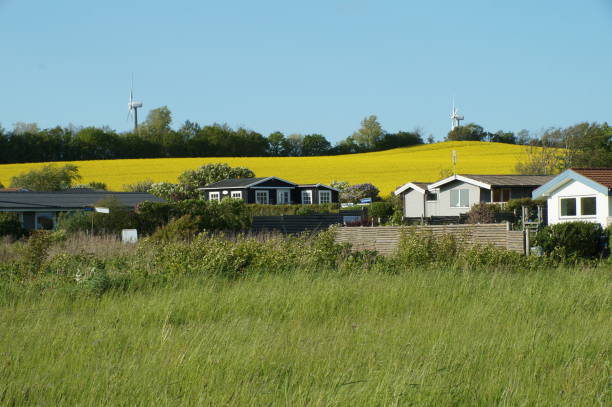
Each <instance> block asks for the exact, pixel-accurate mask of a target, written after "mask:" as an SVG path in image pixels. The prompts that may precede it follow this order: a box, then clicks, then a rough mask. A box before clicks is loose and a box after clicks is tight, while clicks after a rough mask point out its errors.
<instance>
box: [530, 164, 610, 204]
mask: <svg viewBox="0 0 612 407" xmlns="http://www.w3.org/2000/svg"><path fill="white" fill-rule="evenodd" d="M570 182H580V183H582V184H584V185H586V186H588V187H590V188H592V189H594V190H595V191H598V192H600V193H602V194H604V195H608V196H610V195H611V192H612V168H570V169H568V170H565V171H563V172H562V173H561V174H559V175H556V176H555V177H554V178H553V179H551V180H550V181H548V182H547V183H546V184H544V185H542V186H541V187H539V188H537V189H536V190H535V191H533V192H532V193H531V196H532V198H533V199H539V198H548V197H550V196H551V195H552V194H554V192H555V191H556V190H558V189H559V188H562V187H564V185H566V184H568V183H570Z"/></svg>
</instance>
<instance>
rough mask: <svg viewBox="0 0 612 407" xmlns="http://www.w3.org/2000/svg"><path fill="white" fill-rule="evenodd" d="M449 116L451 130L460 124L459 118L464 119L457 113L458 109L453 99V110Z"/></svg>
mask: <svg viewBox="0 0 612 407" xmlns="http://www.w3.org/2000/svg"><path fill="white" fill-rule="evenodd" d="M450 118H451V122H452V124H451V131H452V130H455V128H457V127H459V126H461V120H463V119H464V117H463V116H462V115H460V114H459V110H457V108H455V100H453V110H452V112H451V115H450Z"/></svg>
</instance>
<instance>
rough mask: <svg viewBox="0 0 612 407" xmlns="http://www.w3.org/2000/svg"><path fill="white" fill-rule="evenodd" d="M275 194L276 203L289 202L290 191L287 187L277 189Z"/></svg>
mask: <svg viewBox="0 0 612 407" xmlns="http://www.w3.org/2000/svg"><path fill="white" fill-rule="evenodd" d="M276 194H277V195H276V203H277V204H278V205H282V204H289V203H291V191H289V190H288V189H279V190H278V191H277V193H276Z"/></svg>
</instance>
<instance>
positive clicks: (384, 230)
mask: <svg viewBox="0 0 612 407" xmlns="http://www.w3.org/2000/svg"><path fill="white" fill-rule="evenodd" d="M402 231H405V232H406V233H432V234H433V235H434V236H441V235H445V234H451V235H454V236H456V237H457V238H458V239H459V241H461V242H463V243H465V244H467V245H475V244H493V245H495V246H497V247H499V248H502V249H506V250H512V251H515V252H518V253H523V254H524V253H525V237H524V233H523V232H522V231H513V230H508V227H507V225H506V224H503V223H496V224H477V225H428V226H378V227H339V228H338V229H337V234H336V241H337V242H338V243H351V244H352V245H353V249H354V250H376V251H377V252H379V253H381V254H391V253H393V252H394V251H395V250H396V249H397V246H398V244H399V240H400V236H401V234H402Z"/></svg>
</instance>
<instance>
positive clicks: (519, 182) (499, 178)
mask: <svg viewBox="0 0 612 407" xmlns="http://www.w3.org/2000/svg"><path fill="white" fill-rule="evenodd" d="M461 175H462V176H463V177H466V178H471V179H473V180H476V181H479V182H482V183H485V184H489V185H491V186H494V187H510V186H512V187H535V186H540V185H544V184H545V183H547V182H548V181H550V180H551V179H553V178H554V177H555V176H554V175H517V174H512V175H481V174H461Z"/></svg>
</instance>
